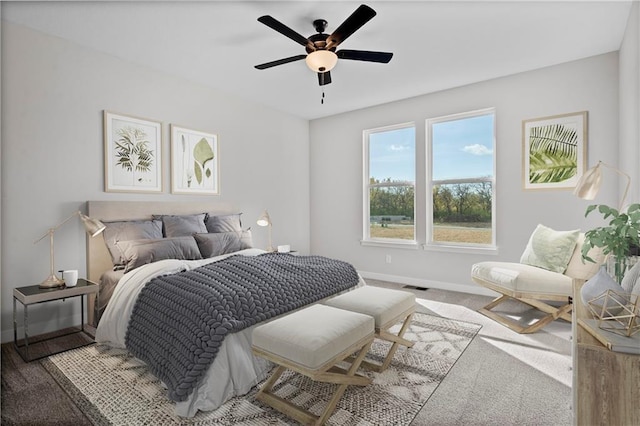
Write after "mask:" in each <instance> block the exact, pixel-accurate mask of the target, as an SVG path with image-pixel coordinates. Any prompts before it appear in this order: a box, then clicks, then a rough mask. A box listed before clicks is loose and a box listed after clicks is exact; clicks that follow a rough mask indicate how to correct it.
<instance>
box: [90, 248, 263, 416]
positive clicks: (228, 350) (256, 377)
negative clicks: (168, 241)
mask: <svg viewBox="0 0 640 426" xmlns="http://www.w3.org/2000/svg"><path fill="white" fill-rule="evenodd" d="M261 253H265V251H264V250H259V249H246V250H242V251H239V252H236V253H233V254H228V255H223V256H218V257H213V258H210V259H203V260H186V261H185V260H175V259H169V260H161V261H158V262H155V263H151V264H148V265H144V266H141V267H139V268H137V269H134V270H133V271H131V272H129V273H127V274H125V275H124V276H123V277H122V278H121V279H120V281H119V282H118V285H117V286H116V288H115V289H114V291H113V295H112V296H111V299H110V300H109V304H108V305H107V308H106V309H105V311H104V314H103V315H102V318H101V319H100V323H99V324H98V328H97V330H96V342H98V343H102V344H106V345H109V346H113V347H118V348H123V349H125V344H124V338H125V335H126V333H127V325H128V324H129V318H130V317H131V312H132V311H133V306H134V305H135V302H136V299H137V298H138V294H139V293H140V291H141V290H142V288H143V287H144V286H145V284H147V283H148V282H149V281H151V279H153V278H155V277H157V276H160V275H167V274H174V273H177V272H180V271H185V270H191V269H195V268H198V267H200V266H202V265H206V264H209V263H213V262H216V261H219V260H221V259H225V258H227V257H229V256H232V255H235V254H242V255H244V256H256V255H258V254H261ZM252 329H253V327H250V328H246V329H244V330H242V331H240V332H238V333H233V334H229V335H228V336H227V337H226V338H225V339H224V341H223V342H222V345H221V346H220V350H219V352H218V355H217V356H216V359H215V360H214V362H213V363H212V364H211V366H210V367H209V371H208V372H207V375H206V376H205V378H204V379H203V381H202V382H201V383H200V385H199V386H198V387H197V388H196V389H195V390H194V391H193V393H192V394H191V395H190V396H189V398H188V399H187V400H186V401H182V402H178V403H176V414H177V415H179V416H183V417H193V416H195V414H196V413H197V412H198V410H202V411H210V410H215V409H216V408H218V407H219V406H220V405H222V404H223V403H224V402H225V401H226V400H228V399H229V398H231V397H233V396H236V395H244V394H245V393H247V392H249V390H251V388H252V387H253V386H255V385H256V384H257V383H258V382H260V381H261V380H262V379H264V378H265V377H266V376H267V373H268V372H269V368H270V364H269V363H268V362H267V361H265V360H263V359H262V358H257V357H254V356H253V355H252V354H251V331H252Z"/></svg>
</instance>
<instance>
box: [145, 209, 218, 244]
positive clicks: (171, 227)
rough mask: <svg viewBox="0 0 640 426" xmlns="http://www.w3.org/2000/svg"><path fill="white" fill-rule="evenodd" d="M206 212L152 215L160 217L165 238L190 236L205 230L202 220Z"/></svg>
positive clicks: (156, 217)
mask: <svg viewBox="0 0 640 426" xmlns="http://www.w3.org/2000/svg"><path fill="white" fill-rule="evenodd" d="M206 217H207V214H206V213H200V214H191V215H153V218H154V219H161V220H162V224H163V225H164V236H165V237H167V238H173V237H185V236H191V235H193V234H196V233H199V232H207V227H206V226H205V224H204V221H205V219H206Z"/></svg>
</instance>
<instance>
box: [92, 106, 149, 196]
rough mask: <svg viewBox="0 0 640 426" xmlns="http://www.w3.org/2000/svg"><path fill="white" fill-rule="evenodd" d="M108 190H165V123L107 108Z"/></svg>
mask: <svg viewBox="0 0 640 426" xmlns="http://www.w3.org/2000/svg"><path fill="white" fill-rule="evenodd" d="M104 173H105V178H104V180H105V191H106V192H154V193H158V192H162V124H161V123H159V122H157V121H152V120H147V119H144V118H139V117H132V116H127V115H122V114H117V113H114V112H110V111H104Z"/></svg>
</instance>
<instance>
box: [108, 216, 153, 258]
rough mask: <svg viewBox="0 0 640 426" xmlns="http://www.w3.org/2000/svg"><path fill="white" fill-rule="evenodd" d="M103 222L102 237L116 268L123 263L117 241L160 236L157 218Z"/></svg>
mask: <svg viewBox="0 0 640 426" xmlns="http://www.w3.org/2000/svg"><path fill="white" fill-rule="evenodd" d="M104 224H105V226H106V228H105V229H104V231H103V232H102V237H103V238H104V242H105V244H106V245H107V249H108V250H109V254H110V255H111V261H112V262H113V264H114V266H115V267H116V268H117V267H119V266H121V265H123V264H124V263H125V262H124V259H123V256H122V251H120V249H119V248H118V246H117V245H116V244H117V242H118V241H128V240H142V239H156V238H162V222H160V221H159V220H130V221H118V222H104Z"/></svg>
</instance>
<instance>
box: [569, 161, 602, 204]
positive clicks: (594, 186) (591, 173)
mask: <svg viewBox="0 0 640 426" xmlns="http://www.w3.org/2000/svg"><path fill="white" fill-rule="evenodd" d="M601 164H602V163H601V162H598V164H597V165H596V166H594V167H592V168H590V169H589V170H587V171H586V172H585V173H584V174H583V175H582V176H581V177H580V180H579V181H578V183H577V185H576V188H575V189H574V190H573V193H574V194H575V195H576V196H578V197H579V198H582V199H584V200H593V199H594V198H596V195H598V191H600V182H601V181H602V171H601V169H600V165H601Z"/></svg>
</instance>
